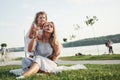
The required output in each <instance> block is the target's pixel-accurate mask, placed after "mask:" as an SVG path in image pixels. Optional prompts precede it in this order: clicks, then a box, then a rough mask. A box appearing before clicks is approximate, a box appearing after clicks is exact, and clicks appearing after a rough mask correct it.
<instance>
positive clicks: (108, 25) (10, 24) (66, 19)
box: [0, 0, 120, 47]
mask: <svg viewBox="0 0 120 80" xmlns="http://www.w3.org/2000/svg"><path fill="white" fill-rule="evenodd" d="M119 8H120V0H0V37H1V38H0V44H1V43H3V42H5V43H7V44H8V47H21V46H24V32H25V33H26V32H27V31H28V29H29V27H30V25H31V23H32V21H33V19H34V17H35V14H36V13H37V12H39V11H45V12H46V13H47V14H48V20H49V21H53V22H54V23H55V25H56V29H57V35H58V38H59V41H60V42H63V41H62V39H63V38H64V37H66V38H68V39H69V36H70V35H71V34H75V35H76V34H78V35H77V36H76V39H84V38H89V37H93V32H92V28H91V27H87V26H86V24H85V20H86V16H90V17H91V16H97V18H98V19H99V20H98V21H97V22H96V23H95V24H94V25H93V26H92V27H93V29H94V33H95V36H105V35H111V34H118V33H120V31H119V30H120V20H119V19H120V9H119ZM75 24H79V25H80V29H79V31H74V27H75V26H74V25H75ZM76 39H74V40H76ZM68 41H70V40H68Z"/></svg>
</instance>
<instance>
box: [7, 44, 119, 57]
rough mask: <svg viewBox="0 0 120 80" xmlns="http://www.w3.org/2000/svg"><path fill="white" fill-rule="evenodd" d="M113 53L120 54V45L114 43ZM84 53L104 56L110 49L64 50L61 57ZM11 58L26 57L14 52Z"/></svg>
mask: <svg viewBox="0 0 120 80" xmlns="http://www.w3.org/2000/svg"><path fill="white" fill-rule="evenodd" d="M112 46H113V51H114V53H115V54H120V43H114V44H113V45H112ZM79 52H80V53H82V54H84V55H88V54H90V55H102V54H108V48H107V47H106V46H105V45H94V46H80V47H70V48H62V50H61V54H60V56H74V55H75V54H76V53H79ZM9 56H10V57H11V58H16V57H25V52H14V53H9Z"/></svg>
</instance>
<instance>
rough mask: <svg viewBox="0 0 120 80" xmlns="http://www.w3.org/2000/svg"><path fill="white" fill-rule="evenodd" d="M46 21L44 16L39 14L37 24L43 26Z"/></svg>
mask: <svg viewBox="0 0 120 80" xmlns="http://www.w3.org/2000/svg"><path fill="white" fill-rule="evenodd" d="M46 21H47V19H46V15H44V14H43V15H42V14H40V15H39V16H38V18H37V23H38V24H42V25H43V24H44V23H45V22H46Z"/></svg>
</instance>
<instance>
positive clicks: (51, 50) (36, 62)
mask: <svg viewBox="0 0 120 80" xmlns="http://www.w3.org/2000/svg"><path fill="white" fill-rule="evenodd" d="M37 36H38V31H36V32H35V33H34V37H33V38H32V40H31V42H30V43H29V47H28V51H29V52H33V53H34V55H35V56H34V57H33V63H32V65H31V66H30V68H29V69H28V70H27V71H26V72H25V73H23V75H22V76H19V77H17V79H19V78H24V77H27V76H30V75H32V74H35V73H37V72H38V71H43V72H47V73H53V72H54V70H55V68H57V64H56V63H55V62H54V61H55V60H56V58H57V56H58V55H59V54H60V44H59V43H58V41H57V39H56V32H55V26H54V23H53V22H46V23H45V24H44V25H43V38H42V40H39V39H38V37H37ZM34 45H35V46H34Z"/></svg>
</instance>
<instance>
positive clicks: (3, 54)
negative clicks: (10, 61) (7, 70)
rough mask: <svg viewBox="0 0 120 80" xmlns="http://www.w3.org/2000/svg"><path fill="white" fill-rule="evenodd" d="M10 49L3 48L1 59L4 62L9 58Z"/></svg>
mask: <svg viewBox="0 0 120 80" xmlns="http://www.w3.org/2000/svg"><path fill="white" fill-rule="evenodd" d="M7 53H8V49H7V48H6V47H5V46H3V47H1V59H2V61H4V60H5V59H6V58H7Z"/></svg>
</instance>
